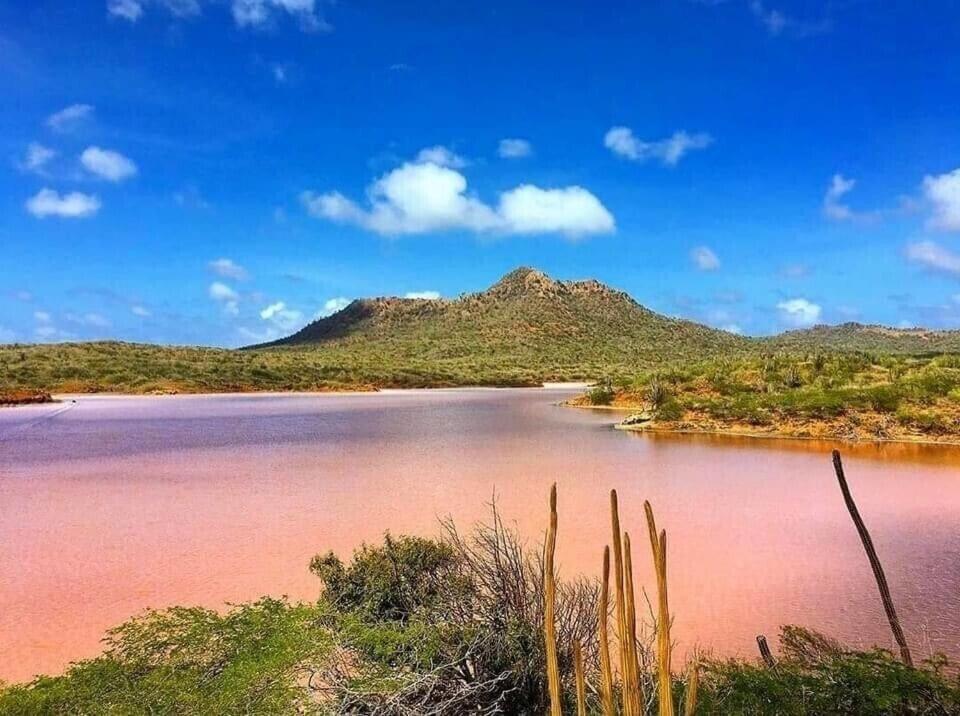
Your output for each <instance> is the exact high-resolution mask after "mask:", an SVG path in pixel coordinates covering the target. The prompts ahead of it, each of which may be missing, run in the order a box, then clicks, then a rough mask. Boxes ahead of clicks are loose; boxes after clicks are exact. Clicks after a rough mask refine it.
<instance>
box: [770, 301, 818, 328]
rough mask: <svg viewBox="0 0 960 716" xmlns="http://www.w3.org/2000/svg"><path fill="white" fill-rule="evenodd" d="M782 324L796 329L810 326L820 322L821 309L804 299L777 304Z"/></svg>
mask: <svg viewBox="0 0 960 716" xmlns="http://www.w3.org/2000/svg"><path fill="white" fill-rule="evenodd" d="M777 309H778V310H779V311H780V316H781V318H782V319H783V320H784V322H786V323H788V324H790V325H792V326H797V327H805V326H812V325H813V324H814V323H816V322H817V321H818V320H820V314H821V312H822V309H821V308H820V306H818V305H817V304H816V303H812V302H810V301H808V300H807V299H805V298H791V299H789V300H787V301H781V302H780V303H778V304H777Z"/></svg>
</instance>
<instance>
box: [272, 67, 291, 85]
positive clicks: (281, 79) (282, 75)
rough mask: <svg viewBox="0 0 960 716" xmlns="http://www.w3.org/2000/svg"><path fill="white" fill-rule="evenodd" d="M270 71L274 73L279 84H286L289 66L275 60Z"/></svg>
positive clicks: (274, 77)
mask: <svg viewBox="0 0 960 716" xmlns="http://www.w3.org/2000/svg"><path fill="white" fill-rule="evenodd" d="M270 71H271V72H272V73H273V79H274V80H276V82H277V84H281V85H282V84H284V83H285V82H286V81H287V67H286V65H282V64H280V63H279V62H274V63H273V64H272V65H270Z"/></svg>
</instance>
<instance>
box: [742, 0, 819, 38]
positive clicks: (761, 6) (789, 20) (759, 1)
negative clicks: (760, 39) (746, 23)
mask: <svg viewBox="0 0 960 716" xmlns="http://www.w3.org/2000/svg"><path fill="white" fill-rule="evenodd" d="M750 12H751V13H752V14H753V16H754V17H755V18H757V20H759V21H760V24H761V25H763V26H764V28H766V30H767V33H768V34H770V35H771V36H772V37H777V36H778V35H782V34H783V33H784V32H785V31H789V32H790V34H791V35H794V36H797V37H809V36H810V35H819V34H822V33H824V32H828V31H829V30H830V27H831V23H830V20H829V19H822V20H819V21H810V20H801V19H798V18H795V17H792V16H790V15H787V14H786V13H784V12H782V11H781V10H778V9H776V8H772V7H769V6H767V4H766V3H765V2H763V0H751V2H750Z"/></svg>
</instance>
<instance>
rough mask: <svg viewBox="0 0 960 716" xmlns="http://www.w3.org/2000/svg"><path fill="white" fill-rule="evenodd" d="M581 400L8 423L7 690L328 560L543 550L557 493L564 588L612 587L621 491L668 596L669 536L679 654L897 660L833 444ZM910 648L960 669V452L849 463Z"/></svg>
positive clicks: (176, 409) (213, 411)
mask: <svg viewBox="0 0 960 716" xmlns="http://www.w3.org/2000/svg"><path fill="white" fill-rule="evenodd" d="M566 395H567V393H565V392H564V391H562V390H444V391H403V392H401V391H397V392H385V393H380V394H370V395H300V396H212V397H211V396H202V397H201V396H176V397H158V398H147V397H144V398H113V397H85V398H80V399H78V401H77V403H76V404H70V403H68V404H63V405H58V406H32V407H27V408H22V409H20V408H18V409H10V410H3V411H0V545H2V549H0V679H6V680H8V681H17V680H23V679H27V678H29V677H31V676H32V675H33V674H35V673H37V672H58V671H60V670H62V669H63V668H64V666H65V665H66V664H67V663H69V661H71V660H74V659H78V658H83V657H88V656H92V655H94V654H96V653H97V652H98V651H99V648H100V645H99V639H100V637H101V635H102V634H103V632H104V630H105V629H106V628H108V627H110V626H111V625H114V624H116V623H118V622H121V621H123V620H124V619H126V618H128V617H129V616H131V615H133V614H136V613H137V612H139V611H141V610H142V609H144V608H146V607H163V606H167V605H171V604H202V605H207V606H212V607H219V606H222V605H223V604H224V603H225V602H239V601H243V600H248V599H253V598H256V597H258V596H260V595H263V594H273V595H282V594H286V595H289V596H290V597H292V598H296V599H309V598H313V597H314V596H315V595H316V594H317V591H318V584H317V582H316V580H315V579H314V578H313V577H312V576H311V575H310V574H309V572H308V570H307V565H308V563H309V560H310V557H311V556H312V555H313V554H315V553H316V552H319V551H326V550H328V549H333V550H335V551H337V552H339V553H341V554H342V555H349V552H350V550H351V549H352V548H354V547H355V546H357V545H358V544H360V543H361V542H363V541H376V540H378V539H379V538H380V536H381V535H382V533H383V532H384V531H385V530H388V529H389V530H390V531H392V532H393V533H395V534H396V533H417V534H423V535H433V534H436V533H437V531H438V529H437V521H438V518H440V517H443V516H446V515H450V516H452V517H453V518H455V520H456V521H457V522H458V523H459V524H460V525H461V526H468V525H469V524H470V523H472V522H474V521H476V520H478V519H481V518H483V517H484V516H485V514H486V509H487V508H486V504H487V503H488V502H489V501H490V499H491V497H492V496H493V495H494V494H496V496H497V500H498V503H499V506H500V510H501V512H502V514H503V515H504V516H505V518H506V519H507V520H508V522H510V523H511V524H513V525H515V526H516V528H517V529H518V530H520V531H521V532H522V533H523V534H524V535H525V536H526V537H527V538H529V540H530V541H531V542H532V543H535V542H537V541H538V540H539V539H540V538H541V535H542V530H543V528H544V526H545V524H546V501H547V494H548V491H549V486H550V484H551V483H552V482H554V481H556V482H557V483H558V488H559V503H560V534H559V539H558V560H559V562H560V565H561V570H562V572H563V573H564V574H574V573H579V572H583V573H586V574H589V575H597V574H598V572H599V568H600V558H601V555H602V549H603V545H604V544H607V543H608V541H609V538H610V537H609V523H608V512H607V509H608V507H607V506H608V490H609V489H610V488H614V487H615V488H616V489H617V490H618V491H619V493H620V498H621V514H622V521H623V524H624V526H625V528H626V529H628V530H631V531H632V532H633V533H634V535H635V537H634V543H635V544H636V545H638V547H640V551H639V555H637V556H635V571H636V573H637V579H638V581H639V582H640V583H642V584H643V585H648V586H652V585H653V577H652V568H651V565H650V557H649V554H648V552H647V550H646V549H645V547H646V542H645V541H644V539H643V537H644V536H645V534H646V528H645V524H644V522H643V500H644V499H649V500H650V501H651V502H652V503H653V506H654V509H655V510H656V513H657V518H658V522H659V523H660V525H661V526H663V527H665V528H666V529H667V532H668V534H669V539H668V545H669V570H670V575H669V581H670V589H671V594H670V598H671V607H672V611H673V612H674V614H675V630H674V635H675V637H676V638H677V640H678V642H679V647H680V649H681V650H686V649H689V648H691V647H699V648H702V649H706V650H710V651H713V652H714V653H717V654H746V655H752V654H753V653H754V651H755V642H754V639H755V636H756V635H757V634H761V633H763V634H766V635H767V636H768V638H770V640H771V641H772V642H773V641H775V639H774V635H775V634H776V633H777V628H778V625H780V624H785V623H799V624H804V625H807V626H810V627H814V628H817V629H821V630H823V631H825V632H827V633H829V634H832V635H834V636H837V637H840V638H843V639H845V640H847V641H849V642H850V643H852V644H855V645H860V646H868V645H872V644H879V645H882V646H890V643H891V640H890V637H889V632H888V628H887V627H886V622H885V619H884V616H883V611H882V606H881V605H880V602H879V599H878V598H877V595H876V589H875V587H874V585H873V582H872V575H871V573H870V569H869V566H868V563H867V560H866V558H865V556H864V555H863V551H862V547H861V546H860V543H859V541H858V539H857V535H856V532H855V530H854V528H853V525H852V524H851V523H850V520H849V517H848V515H847V513H846V511H845V509H844V506H843V502H842V499H841V497H840V493H839V489H838V487H837V485H836V481H835V478H834V476H833V472H832V467H831V464H830V458H829V450H830V448H831V447H833V446H832V445H830V444H828V443H805V442H797V441H774V440H749V439H721V438H706V437H687V436H672V437H668V436H659V437H654V436H644V435H633V434H624V433H621V432H618V431H614V430H612V429H611V427H610V426H611V425H612V423H613V422H614V421H615V420H616V415H615V414H612V413H609V412H600V411H598V412H592V411H584V410H573V409H564V408H559V407H556V406H555V403H556V402H557V401H559V400H561V399H563V398H564V397H566ZM843 449H844V450H845V454H846V464H847V473H848V478H849V481H850V483H851V488H852V490H853V492H854V495H855V497H856V498H857V500H858V503H859V505H860V508H861V512H862V513H863V515H864V517H865V519H866V521H867V523H868V526H869V527H870V530H871V532H872V534H873V537H874V542H875V543H876V546H877V549H878V550H879V553H880V556H881V558H882V560H883V562H884V565H885V566H886V570H887V576H888V580H889V582H890V587H891V590H892V592H893V595H894V598H895V600H896V603H897V607H898V609H899V611H900V613H901V618H902V621H903V622H904V626H905V628H906V631H907V635H908V638H909V639H910V641H911V645H912V646H913V648H914V651H915V652H917V653H918V654H920V655H927V654H929V653H930V652H931V651H934V650H941V651H945V652H948V653H950V654H952V655H954V656H960V451H958V450H957V449H955V448H947V447H932V446H930V447H921V446H895V445H889V446H864V447H860V448H857V449H851V448H843Z"/></svg>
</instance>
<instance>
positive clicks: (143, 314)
mask: <svg viewBox="0 0 960 716" xmlns="http://www.w3.org/2000/svg"><path fill="white" fill-rule="evenodd" d="M130 313H132V314H133V315H134V316H139V317H140V318H149V317H150V316H152V315H153V313H151V311H150V309H149V308H147V307H146V306H141V305H139V304H135V305H133V306H130Z"/></svg>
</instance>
